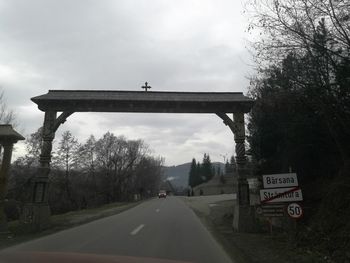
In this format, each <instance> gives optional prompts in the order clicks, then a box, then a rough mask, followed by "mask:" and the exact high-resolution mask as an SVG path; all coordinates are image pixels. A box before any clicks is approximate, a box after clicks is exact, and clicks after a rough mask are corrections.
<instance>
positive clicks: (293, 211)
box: [287, 203, 304, 219]
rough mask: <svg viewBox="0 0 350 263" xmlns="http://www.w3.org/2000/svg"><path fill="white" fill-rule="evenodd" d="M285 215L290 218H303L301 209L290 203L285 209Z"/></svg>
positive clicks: (297, 205)
mask: <svg viewBox="0 0 350 263" xmlns="http://www.w3.org/2000/svg"><path fill="white" fill-rule="evenodd" d="M287 213H288V215H289V216H290V217H291V218H295V219H298V218H301V217H302V216H303V213H304V211H303V208H302V207H301V206H300V205H299V204H297V203H291V204H289V205H288V207H287Z"/></svg>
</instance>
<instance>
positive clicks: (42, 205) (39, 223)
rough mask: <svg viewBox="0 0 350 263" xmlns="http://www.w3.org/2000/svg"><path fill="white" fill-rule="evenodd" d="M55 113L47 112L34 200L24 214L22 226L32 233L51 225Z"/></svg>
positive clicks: (24, 210)
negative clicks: (49, 198) (51, 172)
mask: <svg viewBox="0 0 350 263" xmlns="http://www.w3.org/2000/svg"><path fill="white" fill-rule="evenodd" d="M56 115H57V113H56V112H55V111H46V112H45V119H44V126H43V133H42V146H41V154H40V160H39V162H40V164H39V167H38V173H37V175H36V176H35V178H34V179H33V181H32V186H33V188H32V197H31V198H32V200H31V203H28V204H26V205H25V207H24V209H23V213H22V218H21V221H22V224H24V225H27V226H28V228H29V229H30V230H32V231H39V230H42V229H45V228H47V227H48V226H49V225H50V214H51V213H50V207H49V204H48V190H49V173H50V162H51V151H52V141H53V139H54V138H55V130H56V129H55V124H56Z"/></svg>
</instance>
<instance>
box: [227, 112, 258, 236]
mask: <svg viewBox="0 0 350 263" xmlns="http://www.w3.org/2000/svg"><path fill="white" fill-rule="evenodd" d="M233 121H234V124H235V132H234V140H235V143H236V163H237V173H238V178H237V182H236V194H237V203H236V205H235V207H234V217H233V222H232V227H233V229H234V230H235V231H239V232H249V231H251V229H252V227H253V214H252V209H251V207H250V201H249V184H248V181H247V176H248V174H249V173H250V171H249V168H248V167H247V156H246V153H245V124H244V113H234V114H233Z"/></svg>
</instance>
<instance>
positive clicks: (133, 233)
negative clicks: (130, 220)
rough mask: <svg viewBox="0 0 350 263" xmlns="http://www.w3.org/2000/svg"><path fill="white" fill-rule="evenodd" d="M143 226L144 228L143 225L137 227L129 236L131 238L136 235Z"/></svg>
mask: <svg viewBox="0 0 350 263" xmlns="http://www.w3.org/2000/svg"><path fill="white" fill-rule="evenodd" d="M144 226H145V225H144V224H141V225H139V226H138V227H136V228H135V229H134V230H133V231H132V232H131V233H130V235H132V236H134V235H136V234H137V233H138V232H139V231H140V230H141V229H142V228H143V227H144Z"/></svg>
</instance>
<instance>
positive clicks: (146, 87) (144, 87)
mask: <svg viewBox="0 0 350 263" xmlns="http://www.w3.org/2000/svg"><path fill="white" fill-rule="evenodd" d="M142 88H143V89H145V91H146V92H147V90H148V89H150V88H152V87H151V86H148V83H147V82H145V86H142Z"/></svg>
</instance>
